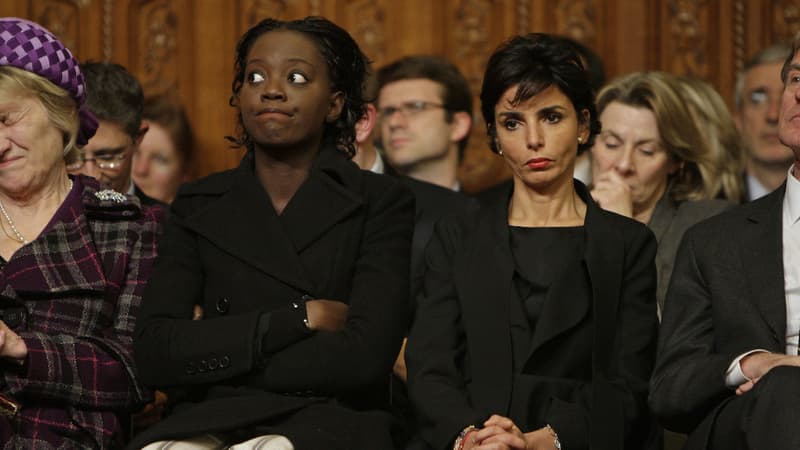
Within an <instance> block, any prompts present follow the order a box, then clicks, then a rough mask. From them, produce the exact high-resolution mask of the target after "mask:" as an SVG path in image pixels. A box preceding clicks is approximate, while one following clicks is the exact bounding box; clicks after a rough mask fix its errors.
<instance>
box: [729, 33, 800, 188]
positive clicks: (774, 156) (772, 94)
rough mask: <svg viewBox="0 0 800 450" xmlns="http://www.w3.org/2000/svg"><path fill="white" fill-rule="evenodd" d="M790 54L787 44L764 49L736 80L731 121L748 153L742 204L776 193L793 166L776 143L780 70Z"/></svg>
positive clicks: (784, 149)
mask: <svg viewBox="0 0 800 450" xmlns="http://www.w3.org/2000/svg"><path fill="white" fill-rule="evenodd" d="M790 52H791V47H789V46H788V45H787V44H778V45H774V46H772V47H768V48H765V49H763V50H761V51H760V52H758V53H757V54H756V55H754V56H753V58H752V59H750V61H748V62H747V64H745V66H744V69H742V71H741V72H740V73H739V75H738V77H737V79H736V86H735V90H734V102H735V105H736V111H735V112H734V119H735V120H736V126H737V127H738V128H739V132H740V133H741V134H742V139H743V140H744V143H745V148H746V149H747V154H746V155H745V163H746V167H745V178H744V181H745V195H746V198H743V199H742V200H743V201H750V200H755V199H757V198H759V197H762V196H764V195H766V194H768V193H770V192H772V191H774V190H775V189H777V188H778V187H779V186H780V185H781V184H782V183H783V182H784V181H785V180H786V173H787V170H789V166H791V165H792V161H793V155H792V151H791V150H790V149H789V147H786V146H785V145H783V144H781V142H780V141H779V140H778V111H779V109H780V99H781V92H783V82H781V67H782V66H783V63H784V61H785V60H786V58H787V57H788V56H789V53H790Z"/></svg>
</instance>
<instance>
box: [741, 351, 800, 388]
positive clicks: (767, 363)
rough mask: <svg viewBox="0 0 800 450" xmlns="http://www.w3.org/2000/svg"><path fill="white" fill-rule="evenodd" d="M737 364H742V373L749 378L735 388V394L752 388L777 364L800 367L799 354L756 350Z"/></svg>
mask: <svg viewBox="0 0 800 450" xmlns="http://www.w3.org/2000/svg"><path fill="white" fill-rule="evenodd" d="M739 364H740V365H741V366H742V373H744V376H746V377H747V378H749V379H750V381H747V382H745V383H743V384H741V385H740V386H739V387H738V388H736V395H742V394H745V393H746V392H749V391H750V390H751V389H753V386H755V385H756V383H758V381H759V380H760V379H761V377H763V376H764V375H766V374H767V373H768V372H769V371H770V370H772V369H774V368H775V367H778V366H795V367H800V356H795V355H784V354H782V353H769V352H756V353H751V354H749V355H747V356H745V357H744V358H742V360H741V361H739Z"/></svg>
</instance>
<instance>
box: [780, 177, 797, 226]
mask: <svg viewBox="0 0 800 450" xmlns="http://www.w3.org/2000/svg"><path fill="white" fill-rule="evenodd" d="M795 168H796V169H797V170H796V171H795V173H798V174H800V167H798V164H797V163H795V164H793V165H792V167H790V168H789V175H788V176H787V177H786V194H785V195H784V197H783V218H784V225H791V224H795V223H797V222H798V220H800V180H798V179H797V178H796V177H795V175H793V174H792V170H793V169H795Z"/></svg>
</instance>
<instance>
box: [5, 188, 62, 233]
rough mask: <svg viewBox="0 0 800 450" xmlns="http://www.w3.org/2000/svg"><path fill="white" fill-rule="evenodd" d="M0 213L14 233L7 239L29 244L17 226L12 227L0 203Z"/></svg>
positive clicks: (11, 222)
mask: <svg viewBox="0 0 800 450" xmlns="http://www.w3.org/2000/svg"><path fill="white" fill-rule="evenodd" d="M68 181H69V187H68V188H67V193H69V191H71V190H72V180H68ZM0 213H2V214H3V217H5V218H6V222H8V226H9V227H11V232H12V233H14V236H13V237H12V236H9V237H11V238H12V239H14V240H15V241H17V242H19V243H20V244H22V245H28V243H29V242H28V240H27V239H25V236H23V235H22V233H20V232H19V230H18V229H17V226H16V225H14V221H13V220H11V216H9V215H8V211H6V207H5V206H3V202H0Z"/></svg>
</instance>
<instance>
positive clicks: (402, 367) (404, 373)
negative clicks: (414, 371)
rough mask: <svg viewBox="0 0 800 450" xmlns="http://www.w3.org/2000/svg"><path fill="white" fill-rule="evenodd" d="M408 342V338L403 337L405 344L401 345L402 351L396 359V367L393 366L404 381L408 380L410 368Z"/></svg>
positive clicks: (393, 369) (394, 370)
mask: <svg viewBox="0 0 800 450" xmlns="http://www.w3.org/2000/svg"><path fill="white" fill-rule="evenodd" d="M406 342H408V339H403V346H402V347H400V353H399V354H398V355H397V359H395V360H394V367H393V368H392V371H393V372H394V374H395V375H397V377H398V378H400V379H401V380H403V382H404V383H405V382H406V381H408V380H407V378H408V369H407V368H406Z"/></svg>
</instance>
